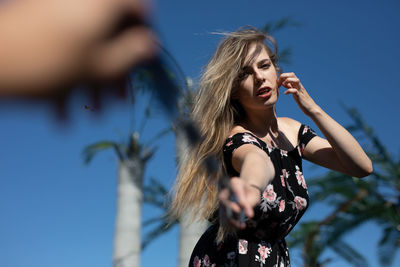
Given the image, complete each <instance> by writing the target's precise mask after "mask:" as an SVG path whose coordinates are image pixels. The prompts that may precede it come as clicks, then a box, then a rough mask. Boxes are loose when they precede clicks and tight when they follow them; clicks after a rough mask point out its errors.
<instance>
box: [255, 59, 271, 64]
mask: <svg viewBox="0 0 400 267" xmlns="http://www.w3.org/2000/svg"><path fill="white" fill-rule="evenodd" d="M265 63H271V60H270V59H269V58H263V59H261V60H260V61H258V64H259V65H261V64H265Z"/></svg>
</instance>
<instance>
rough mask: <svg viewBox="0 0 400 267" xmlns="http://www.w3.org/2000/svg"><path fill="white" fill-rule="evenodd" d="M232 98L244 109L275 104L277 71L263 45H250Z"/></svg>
mask: <svg viewBox="0 0 400 267" xmlns="http://www.w3.org/2000/svg"><path fill="white" fill-rule="evenodd" d="M233 98H234V99H237V100H239V102H240V103H241V105H242V106H243V108H244V109H245V110H246V111H250V110H259V109H262V110H265V109H266V108H271V107H273V106H274V105H275V103H276V101H277V99H278V84H277V73H276V69H275V66H274V65H273V64H272V61H271V59H270V57H269V55H268V52H267V50H266V49H265V47H264V46H263V45H261V44H252V45H250V49H249V52H248V54H247V56H246V58H245V60H244V64H243V67H242V70H241V73H239V82H238V88H237V91H236V92H235V93H234V95H233Z"/></svg>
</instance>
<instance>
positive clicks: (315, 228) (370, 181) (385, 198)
mask: <svg viewBox="0 0 400 267" xmlns="http://www.w3.org/2000/svg"><path fill="white" fill-rule="evenodd" d="M346 111H347V113H348V114H349V115H350V117H351V118H352V120H353V125H351V126H349V127H348V129H349V130H351V131H353V132H354V133H361V137H363V138H364V139H366V140H367V144H368V147H367V153H368V154H369V156H370V157H371V159H372V161H373V162H374V165H375V166H374V172H373V173H372V174H371V175H370V176H369V177H368V178H367V179H366V180H360V179H357V178H352V177H349V176H347V175H344V174H340V173H337V172H333V171H329V172H327V173H326V174H324V175H322V176H320V177H316V178H314V179H312V180H310V182H309V183H308V185H309V189H310V192H311V198H312V199H314V201H315V202H316V200H317V201H318V202H324V203H326V204H328V205H330V206H332V207H334V211H333V212H332V213H331V214H330V215H329V216H327V217H326V218H324V219H323V220H321V221H312V222H304V223H302V224H301V225H300V227H298V228H297V231H295V232H294V233H293V234H291V244H292V245H294V246H300V245H301V246H302V247H303V261H304V266H310V267H311V266H322V263H328V262H329V259H325V260H323V259H321V256H322V252H323V251H325V250H326V249H328V248H330V249H332V250H333V251H334V252H336V254H337V255H339V256H341V257H342V258H344V259H346V260H347V261H348V262H349V263H351V264H352V265H354V266H367V264H366V261H365V259H364V257H362V255H360V254H359V253H358V252H357V251H356V250H355V249H353V248H352V247H350V246H349V245H348V244H346V243H344V242H343V240H342V237H343V236H344V235H345V234H346V233H348V232H349V231H352V230H354V229H356V228H357V227H359V226H361V225H362V224H363V223H365V222H367V221H374V222H376V224H377V226H378V227H380V228H381V229H382V236H381V239H380V241H379V243H378V253H379V255H378V256H379V260H380V263H381V265H382V266H391V264H392V262H393V259H394V256H395V253H396V252H398V250H399V248H400V161H398V160H397V161H396V160H395V157H394V156H392V155H390V154H389V152H388V150H387V149H386V148H385V146H384V145H383V143H382V142H381V141H380V140H379V138H378V137H377V136H376V135H375V133H374V132H373V130H372V129H371V128H370V127H369V126H368V125H367V124H366V123H365V122H364V120H363V119H362V116H361V115H360V114H359V112H357V110H355V109H349V108H346Z"/></svg>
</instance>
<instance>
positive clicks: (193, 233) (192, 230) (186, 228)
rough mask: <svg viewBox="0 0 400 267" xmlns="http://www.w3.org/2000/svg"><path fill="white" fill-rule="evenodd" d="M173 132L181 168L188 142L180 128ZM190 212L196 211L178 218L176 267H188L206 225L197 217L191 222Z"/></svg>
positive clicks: (206, 223) (185, 158) (185, 156)
mask: <svg viewBox="0 0 400 267" xmlns="http://www.w3.org/2000/svg"><path fill="white" fill-rule="evenodd" d="M175 132H176V154H177V163H178V166H179V167H181V166H182V165H183V163H184V161H185V160H187V153H188V151H189V150H188V149H189V148H188V141H187V139H186V135H185V133H184V132H183V130H182V128H181V127H177V129H176V131H175ZM192 212H196V211H187V212H186V213H185V214H183V216H182V217H181V218H180V223H179V227H180V232H179V255H178V267H187V266H188V263H189V260H190V256H191V254H192V251H193V248H194V246H195V245H196V243H197V241H198V240H199V238H200V236H201V235H202V234H203V233H204V231H205V230H206V227H207V225H208V222H207V221H206V220H199V218H198V217H194V221H193V220H192V215H193V213H192Z"/></svg>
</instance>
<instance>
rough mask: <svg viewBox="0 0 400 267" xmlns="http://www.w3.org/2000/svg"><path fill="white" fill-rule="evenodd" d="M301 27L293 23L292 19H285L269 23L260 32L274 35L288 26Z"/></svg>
mask: <svg viewBox="0 0 400 267" xmlns="http://www.w3.org/2000/svg"><path fill="white" fill-rule="evenodd" d="M300 25H301V24H300V23H299V22H296V21H293V19H292V18H291V17H284V18H282V19H280V20H278V21H272V22H267V23H266V24H265V25H264V26H263V27H261V29H260V30H261V31H262V32H264V33H267V34H273V33H276V32H277V31H280V30H282V29H284V28H286V27H288V26H292V27H298V26H300Z"/></svg>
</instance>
